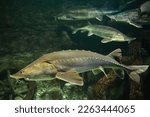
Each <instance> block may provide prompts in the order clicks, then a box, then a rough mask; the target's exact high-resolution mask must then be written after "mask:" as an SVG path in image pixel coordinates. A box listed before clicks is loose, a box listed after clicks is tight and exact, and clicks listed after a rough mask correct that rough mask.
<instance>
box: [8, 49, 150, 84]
mask: <svg viewBox="0 0 150 117" xmlns="http://www.w3.org/2000/svg"><path fill="white" fill-rule="evenodd" d="M116 56H117V57H121V50H120V49H116V50H114V51H113V52H111V53H110V54H109V55H106V56H105V55H102V54H98V53H95V52H91V51H85V50H66V51H58V52H53V53H49V54H46V55H43V56H42V57H40V58H39V59H37V60H35V61H34V62H32V63H31V64H29V65H28V66H26V67H25V68H23V69H21V70H20V71H18V72H17V73H15V74H13V75H10V77H12V78H15V79H21V78H24V79H27V78H28V79H30V78H33V79H34V78H35V81H36V76H39V75H49V76H54V77H55V78H57V79H60V80H63V81H66V82H69V83H71V84H75V85H80V86H82V85H83V78H82V77H81V76H80V75H79V73H82V72H86V71H93V73H94V71H95V70H100V71H102V72H103V73H104V74H105V71H104V69H105V68H112V69H123V70H126V71H128V72H129V76H130V77H131V78H132V79H133V80H134V81H136V82H139V75H138V74H139V73H142V72H144V71H146V69H147V68H148V65H143V66H125V65H123V64H120V63H118V62H117V61H116V60H115V59H113V57H116ZM105 75H106V74H105ZM106 76H107V75H106Z"/></svg>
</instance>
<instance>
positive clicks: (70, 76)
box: [56, 69, 83, 86]
mask: <svg viewBox="0 0 150 117" xmlns="http://www.w3.org/2000/svg"><path fill="white" fill-rule="evenodd" d="M56 78H58V79H60V80H63V81H66V82H69V83H70V84H75V85H79V86H83V78H82V77H80V75H79V74H78V73H77V72H76V71H75V70H74V69H71V70H69V71H67V72H58V73H57V74H56Z"/></svg>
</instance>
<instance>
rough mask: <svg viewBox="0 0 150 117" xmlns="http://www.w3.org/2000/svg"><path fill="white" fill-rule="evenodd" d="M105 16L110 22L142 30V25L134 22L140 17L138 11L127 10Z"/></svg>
mask: <svg viewBox="0 0 150 117" xmlns="http://www.w3.org/2000/svg"><path fill="white" fill-rule="evenodd" d="M106 16H108V17H109V18H110V19H111V20H114V21H117V22H124V23H128V24H130V25H132V26H134V27H137V28H142V25H140V24H137V23H136V22H134V20H136V19H138V18H139V17H140V14H139V9H132V10H127V11H124V12H121V13H117V14H114V15H106Z"/></svg>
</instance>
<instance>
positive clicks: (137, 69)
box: [129, 65, 149, 83]
mask: <svg viewBox="0 0 150 117" xmlns="http://www.w3.org/2000/svg"><path fill="white" fill-rule="evenodd" d="M148 67H149V65H132V66H129V69H130V70H131V72H129V76H130V78H131V79H132V80H134V81H135V82H137V83H140V76H139V74H141V73H143V72H145V71H146V70H147V69H148Z"/></svg>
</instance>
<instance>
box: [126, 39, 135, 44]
mask: <svg viewBox="0 0 150 117" xmlns="http://www.w3.org/2000/svg"><path fill="white" fill-rule="evenodd" d="M135 39H136V38H132V37H131V38H130V39H129V41H128V44H130V43H131V42H132V41H133V40H135Z"/></svg>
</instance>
